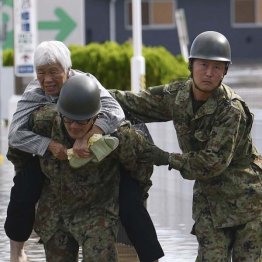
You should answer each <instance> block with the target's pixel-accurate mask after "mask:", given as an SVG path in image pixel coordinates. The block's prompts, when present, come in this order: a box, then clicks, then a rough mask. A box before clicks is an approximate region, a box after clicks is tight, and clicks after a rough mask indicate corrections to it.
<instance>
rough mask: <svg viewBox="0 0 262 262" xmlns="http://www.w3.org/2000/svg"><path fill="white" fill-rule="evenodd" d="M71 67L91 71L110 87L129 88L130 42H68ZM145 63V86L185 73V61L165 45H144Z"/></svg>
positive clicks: (182, 75)
mask: <svg viewBox="0 0 262 262" xmlns="http://www.w3.org/2000/svg"><path fill="white" fill-rule="evenodd" d="M69 48H70V50H71V53H72V63H73V68H77V69H79V70H81V71H84V72H90V73H91V74H94V75H95V76H96V77H97V78H98V79H99V81H100V82H101V83H102V84H103V85H104V86H105V87H106V88H110V89H119V90H130V87H131V84H130V59H131V58H132V55H133V48H132V45H131V44H130V43H128V42H126V43H124V44H122V45H119V44H117V43H115V42H105V43H103V44H99V43H91V44H88V45H86V46H82V47H80V46H76V45H74V46H70V47H69ZM143 56H144V57H145V61H146V62H145V63H146V86H153V85H160V84H164V83H168V82H170V81H172V80H176V79H179V78H184V77H187V76H188V70H187V63H186V62H185V61H184V60H183V58H182V57H181V56H177V57H175V56H174V55H172V54H171V53H170V52H169V51H167V50H166V49H165V48H164V47H143Z"/></svg>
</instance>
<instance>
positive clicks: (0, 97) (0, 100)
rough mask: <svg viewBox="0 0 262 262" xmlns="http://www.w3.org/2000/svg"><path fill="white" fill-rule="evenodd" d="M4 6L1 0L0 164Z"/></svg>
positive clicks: (0, 148) (1, 161)
mask: <svg viewBox="0 0 262 262" xmlns="http://www.w3.org/2000/svg"><path fill="white" fill-rule="evenodd" d="M2 8H3V0H0V150H1V151H0V165H2V163H3V160H4V157H3V155H2V121H3V119H2V108H1V107H2V83H1V82H2V77H3V76H2V67H3V45H2V43H3V35H4V30H3V15H2V10H3V9H2Z"/></svg>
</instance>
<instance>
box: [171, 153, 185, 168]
mask: <svg viewBox="0 0 262 262" xmlns="http://www.w3.org/2000/svg"><path fill="white" fill-rule="evenodd" d="M168 163H169V167H168V168H169V170H171V169H176V170H181V169H182V167H183V165H184V159H183V157H182V155H181V154H175V153H171V154H169V157H168Z"/></svg>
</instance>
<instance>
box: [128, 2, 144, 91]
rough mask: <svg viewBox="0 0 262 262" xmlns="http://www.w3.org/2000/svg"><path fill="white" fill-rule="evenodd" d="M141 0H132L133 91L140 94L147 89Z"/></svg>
mask: <svg viewBox="0 0 262 262" xmlns="http://www.w3.org/2000/svg"><path fill="white" fill-rule="evenodd" d="M141 21H142V14H141V0H132V29H133V50H134V54H133V57H132V58H131V89H132V91H134V92H138V91H139V90H141V89H144V88H145V59H144V57H143V56H142V22H141Z"/></svg>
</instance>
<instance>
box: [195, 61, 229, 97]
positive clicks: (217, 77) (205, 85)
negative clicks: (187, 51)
mask: <svg viewBox="0 0 262 262" xmlns="http://www.w3.org/2000/svg"><path fill="white" fill-rule="evenodd" d="M225 70H226V63H225V62H221V61H211V60H205V59H195V60H194V62H193V78H194V83H195V85H196V86H197V87H198V89H199V90H202V91H203V92H205V93H212V91H213V90H214V89H216V88H217V87H218V86H219V84H220V82H221V81H222V80H223V77H224V74H225Z"/></svg>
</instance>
